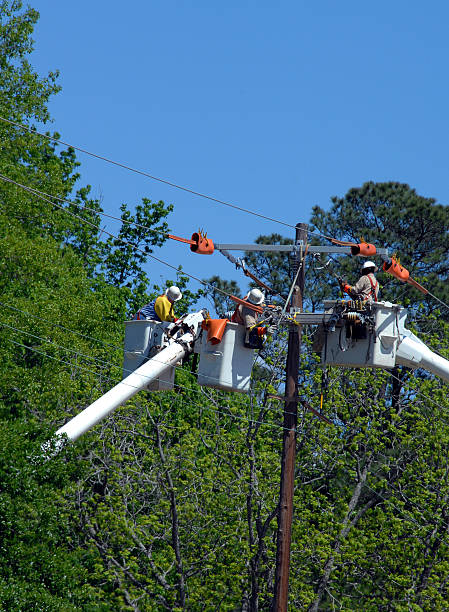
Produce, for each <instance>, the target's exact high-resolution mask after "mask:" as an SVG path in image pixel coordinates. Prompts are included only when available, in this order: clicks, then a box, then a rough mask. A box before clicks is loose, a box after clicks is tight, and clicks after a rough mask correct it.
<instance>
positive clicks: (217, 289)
mask: <svg viewBox="0 0 449 612" xmlns="http://www.w3.org/2000/svg"><path fill="white" fill-rule="evenodd" d="M0 119H1V117H0ZM0 179H1V180H3V181H5V182H7V183H11V184H13V185H15V186H16V187H20V188H21V189H24V190H25V191H28V192H29V193H31V194H33V195H35V196H36V197H38V198H40V199H41V200H44V201H46V202H48V203H49V204H51V205H52V206H56V207H57V208H59V209H60V210H62V211H64V212H66V213H68V214H69V215H71V216H72V217H75V218H76V219H79V220H80V221H82V222H83V223H87V225H90V226H91V227H93V228H95V229H97V230H99V231H101V232H103V233H105V234H107V235H108V236H110V237H111V238H115V239H116V240H119V241H120V242H121V243H123V244H126V245H128V246H130V247H131V248H133V249H134V250H135V251H138V252H139V253H142V254H143V255H145V256H146V257H150V258H151V259H154V260H155V261H157V262H159V263H161V264H164V266H168V267H169V268H172V269H173V270H175V271H176V272H177V273H179V274H184V275H185V276H188V277H189V278H192V279H193V280H196V281H197V282H198V283H200V284H202V285H204V286H205V287H209V288H211V289H212V290H213V291H218V292H219V293H223V294H224V295H226V296H227V297H231V295H230V294H229V293H226V291H223V289H219V288H218V287H213V286H212V285H210V283H207V282H206V281H204V280H202V279H200V278H198V277H196V276H193V274H189V273H188V272H184V271H183V270H180V269H179V267H178V268H177V267H176V266H173V265H172V264H169V263H168V262H166V261H164V260H163V259H160V258H159V257H156V256H155V255H151V253H147V252H146V251H144V250H142V249H139V247H137V246H136V245H134V244H132V242H129V241H127V240H124V239H123V238H119V237H118V236H116V235H115V234H112V233H111V232H109V231H107V230H105V229H103V228H101V227H100V226H98V225H95V223H91V222H90V221H88V220H87V219H83V218H82V217H80V216H79V215H76V214H75V213H73V212H71V211H70V210H67V208H64V207H63V206H61V205H60V204H57V203H56V202H52V201H51V200H50V199H48V198H46V197H44V196H42V195H40V194H38V193H36V192H35V190H34V189H32V188H30V187H27V186H26V185H22V184H21V183H18V182H17V181H13V180H12V179H9V178H7V177H5V176H4V175H2V174H0Z"/></svg>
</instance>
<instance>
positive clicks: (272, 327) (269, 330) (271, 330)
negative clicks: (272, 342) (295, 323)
mask: <svg viewBox="0 0 449 612" xmlns="http://www.w3.org/2000/svg"><path fill="white" fill-rule="evenodd" d="M275 331H276V325H268V327H267V335H268V334H269V335H270V336H272V335H273V334H274V332H275Z"/></svg>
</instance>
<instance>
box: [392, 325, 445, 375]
mask: <svg viewBox="0 0 449 612" xmlns="http://www.w3.org/2000/svg"><path fill="white" fill-rule="evenodd" d="M396 363H397V364H398V365H404V366H407V367H409V368H422V369H423V370H427V371H428V372H431V373H432V374H435V376H439V377H440V378H442V379H443V380H445V381H446V382H449V361H448V360H447V359H444V358H443V357H440V356H439V355H437V354H436V353H434V352H433V351H431V350H430V348H429V347H428V346H426V345H425V344H424V342H422V341H421V340H420V339H419V338H418V337H417V336H415V334H414V333H412V332H411V331H409V330H408V329H405V327H404V326H402V328H401V326H400V328H399V345H398V348H397V351H396Z"/></svg>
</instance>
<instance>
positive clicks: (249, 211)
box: [0, 117, 296, 228]
mask: <svg viewBox="0 0 449 612" xmlns="http://www.w3.org/2000/svg"><path fill="white" fill-rule="evenodd" d="M0 120H1V121H4V122H5V123H9V124H10V125H14V126H15V127H18V128H21V129H23V130H27V131H28V132H30V133H31V134H38V135H39V136H42V137H43V138H46V139H47V140H51V141H53V142H57V143H58V144H62V145H64V146H65V147H70V148H72V149H74V150H75V151H80V152H81V153H85V154H86V155H90V156H91V157H95V158H96V159H100V160H102V161H105V162H107V163H108V164H113V165H114V166H118V167H120V168H124V169H125V170H129V171H130V172H134V173H136V174H140V175H142V176H145V177H147V178H150V179H152V180H153V181H158V182H159V183H163V184H165V185H168V186H170V187H173V188H175V189H180V190H181V191H185V192H187V193H191V194H192V195H195V196H198V197H200V198H204V199H206V200H210V201H211V202H215V203H217V204H223V205H224V206H229V207H230V208H234V209H236V210H240V211H241V212H245V213H248V214H250V215H254V216H256V217H259V218H261V219H265V220H267V221H272V222H273V223H279V224H281V225H285V226H287V227H292V228H295V227H296V226H295V225H292V224H291V223H287V222H285V221H280V220H279V219H274V218H273V217H268V216H266V215H262V214H261V213H257V212H255V211H253V210H249V209H247V208H243V207H241V206H237V205H236V204H232V203H230V202H227V201H225V200H220V199H219V198H215V197H214V196H210V195H207V194H205V193H201V192H199V191H195V190H194V189H190V188H189V187H184V186H182V185H178V184H177V183H173V182H172V181H168V180H167V179H163V178H160V177H157V176H154V175H152V174H149V173H148V172H145V171H144V170H138V169H136V168H133V167H132V166H128V165H126V164H122V163H121V162H117V161H114V160H113V159H109V158H108V157H104V156H103V155H98V154H96V153H92V152H91V151H87V150H86V149H82V148H81V147H77V146H75V145H72V144H70V143H68V142H64V141H63V140H60V139H58V138H54V137H53V136H49V135H48V134H43V133H42V132H38V131H37V130H35V129H33V128H31V127H29V126H27V125H23V124H22V123H18V122H16V121H11V120H10V119H6V118H5V117H0Z"/></svg>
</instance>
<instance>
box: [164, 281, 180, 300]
mask: <svg viewBox="0 0 449 612" xmlns="http://www.w3.org/2000/svg"><path fill="white" fill-rule="evenodd" d="M165 295H166V296H167V297H168V299H169V300H170V302H177V301H178V300H180V299H181V298H182V293H181V291H180V290H179V287H175V285H172V286H171V287H169V288H168V289H166V290H165Z"/></svg>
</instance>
